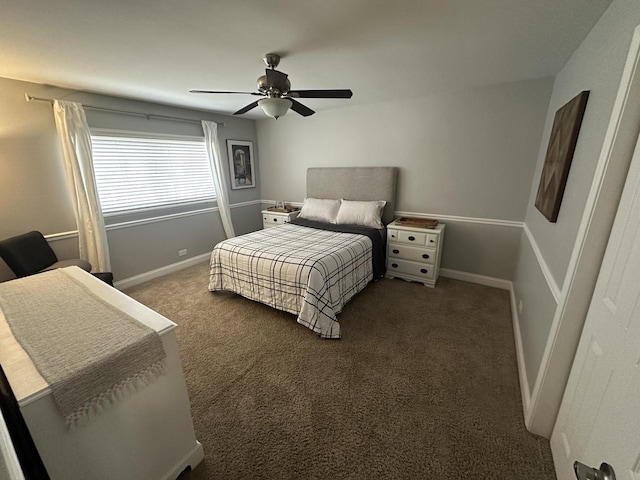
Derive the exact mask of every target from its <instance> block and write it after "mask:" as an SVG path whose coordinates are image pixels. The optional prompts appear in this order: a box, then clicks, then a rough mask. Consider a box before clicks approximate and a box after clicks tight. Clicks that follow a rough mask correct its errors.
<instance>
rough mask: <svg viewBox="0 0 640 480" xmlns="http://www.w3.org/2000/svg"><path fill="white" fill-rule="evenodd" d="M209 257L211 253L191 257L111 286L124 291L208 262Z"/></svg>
mask: <svg viewBox="0 0 640 480" xmlns="http://www.w3.org/2000/svg"><path fill="white" fill-rule="evenodd" d="M210 256H211V252H209V253H203V254H202V255H198V256H196V257H191V258H188V259H186V260H183V261H181V262H177V263H172V264H171V265H166V266H164V267H160V268H156V269H155V270H151V271H149V272H145V273H141V274H140V275H136V276H134V277H130V278H125V279H124V280H120V281H118V282H115V283H114V284H113V286H114V287H116V288H117V289H118V290H124V289H127V288H129V287H133V286H134V285H139V284H141V283H144V282H148V281H149V280H153V279H154V278H158V277H162V276H163V275H167V274H169V273H173V272H177V271H179V270H182V269H184V268H187V267H191V266H193V265H197V264H198V263H202V262H204V261H205V260H208V259H209V257H210Z"/></svg>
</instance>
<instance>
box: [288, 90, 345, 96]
mask: <svg viewBox="0 0 640 480" xmlns="http://www.w3.org/2000/svg"><path fill="white" fill-rule="evenodd" d="M352 95H353V92H352V91H351V90H291V91H290V92H289V93H287V96H288V97H294V98H351V96H352Z"/></svg>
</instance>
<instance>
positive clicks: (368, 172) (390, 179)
mask: <svg viewBox="0 0 640 480" xmlns="http://www.w3.org/2000/svg"><path fill="white" fill-rule="evenodd" d="M397 175H398V169H397V167H327V168H309V169H307V197H311V198H331V199H336V200H337V199H340V198H344V199H345V200H386V201H387V204H386V205H385V207H384V212H383V213H382V221H383V222H384V224H385V225H386V224H388V223H390V222H392V221H393V212H394V211H395V203H396V177H397Z"/></svg>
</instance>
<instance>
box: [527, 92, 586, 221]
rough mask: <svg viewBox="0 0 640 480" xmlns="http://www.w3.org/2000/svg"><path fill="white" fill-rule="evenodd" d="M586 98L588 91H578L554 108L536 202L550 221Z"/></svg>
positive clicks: (564, 180)
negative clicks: (554, 114) (557, 107)
mask: <svg viewBox="0 0 640 480" xmlns="http://www.w3.org/2000/svg"><path fill="white" fill-rule="evenodd" d="M588 98H589V92H588V91H584V92H580V93H579V94H578V95H576V96H575V97H574V98H572V99H571V100H570V101H569V102H568V103H567V104H566V105H564V106H562V107H561V108H560V109H559V110H558V111H557V112H556V116H555V118H554V120H553V127H552V128H551V138H550V139H549V146H548V147H547V156H546V157H545V160H544V167H543V169H542V175H541V176H540V184H539V185H538V194H537V196H536V203H535V205H536V208H537V209H538V210H540V212H541V213H542V214H543V215H544V216H545V217H546V219H547V220H549V221H550V222H553V223H555V222H556V221H557V220H558V213H559V212H560V204H561V203H562V196H563V195H564V189H565V186H566V185H567V177H568V176H569V167H571V160H572V159H573V153H574V151H575V149H576V143H578V133H579V132H580V126H581V125H582V118H583V116H584V111H585V109H586V107H587V99H588Z"/></svg>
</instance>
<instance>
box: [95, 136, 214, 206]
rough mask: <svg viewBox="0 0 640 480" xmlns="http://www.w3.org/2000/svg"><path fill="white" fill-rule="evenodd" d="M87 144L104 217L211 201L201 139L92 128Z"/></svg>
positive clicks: (205, 155)
mask: <svg viewBox="0 0 640 480" xmlns="http://www.w3.org/2000/svg"><path fill="white" fill-rule="evenodd" d="M91 142H92V147H93V168H94V171H95V176H96V185H97V188H98V194H99V196H100V204H101V206H102V212H103V213H104V214H105V215H107V214H117V213H125V212H131V211H134V210H144V209H156V208H162V207H171V206H179V205H184V204H190V203H197V202H211V201H213V200H215V189H214V187H213V178H212V173H211V167H210V165H209V158H208V156H207V149H206V147H205V144H204V139H202V138H193V137H175V136H158V135H153V136H151V135H147V136H139V135H137V134H133V133H129V132H127V133H122V134H121V133H119V132H118V133H116V132H98V131H95V132H93V134H92V135H91Z"/></svg>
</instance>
